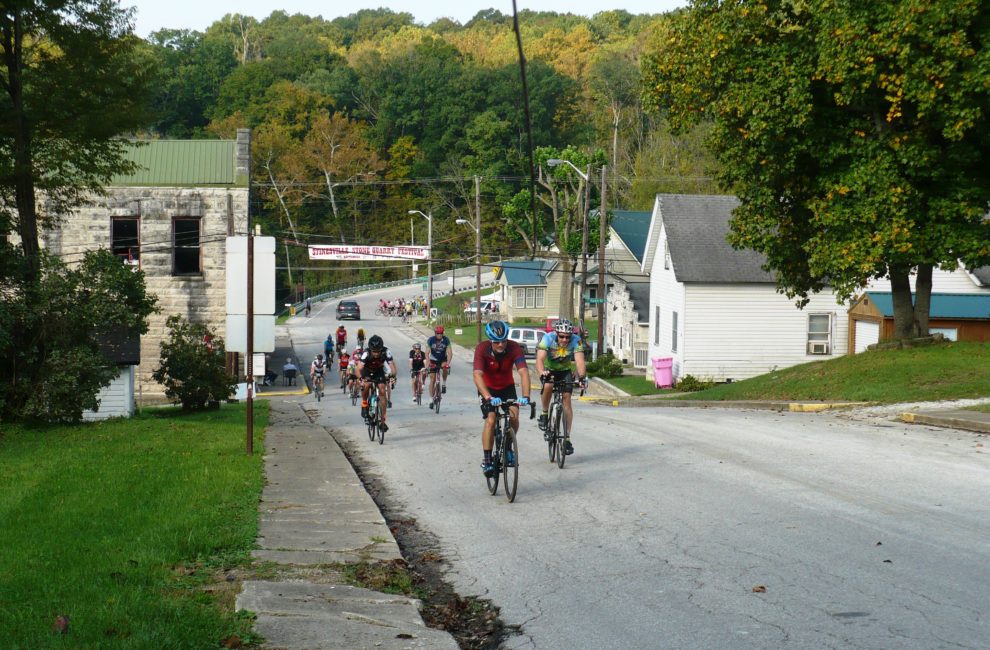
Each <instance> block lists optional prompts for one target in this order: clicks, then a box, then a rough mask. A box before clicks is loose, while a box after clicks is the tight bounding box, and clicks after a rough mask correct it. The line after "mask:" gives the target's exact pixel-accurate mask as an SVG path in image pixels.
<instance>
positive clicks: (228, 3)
mask: <svg viewBox="0 0 990 650" xmlns="http://www.w3.org/2000/svg"><path fill="white" fill-rule="evenodd" d="M119 4H120V5H121V6H124V7H128V6H133V7H136V8H137V13H136V15H135V17H134V22H135V32H136V33H137V35H138V36H141V37H142V38H147V36H148V35H149V34H151V33H152V32H154V31H157V30H159V29H164V28H169V29H194V30H198V31H203V30H205V29H206V28H207V27H209V26H210V25H211V24H213V23H214V22H215V21H217V20H219V19H221V18H223V17H224V16H225V15H226V14H230V13H240V14H243V15H245V16H252V17H254V18H257V19H258V20H262V19H264V18H267V17H268V16H269V15H270V14H271V13H272V12H273V11H278V10H282V11H285V12H287V13H289V14H290V15H291V14H305V15H307V16H323V18H325V19H326V20H333V19H334V18H337V17H339V16H347V15H349V14H352V13H355V12H356V11H358V10H360V9H378V8H380V7H386V8H388V9H391V10H392V11H395V12H397V13H398V12H407V13H410V14H412V15H413V17H414V19H415V21H416V22H417V23H420V24H423V25H428V24H429V23H431V22H433V21H434V20H436V19H437V18H444V17H446V18H452V19H454V20H456V21H457V22H459V23H461V24H464V23H466V22H467V21H469V20H471V18H473V17H474V15H475V14H477V13H478V12H479V11H481V10H484V9H497V10H498V11H501V12H502V13H503V14H506V15H509V16H511V15H512V0H377V1H376V0H372V1H370V2H368V1H365V0H351V1H350V2H327V0H239V1H234V0H120V3H119ZM687 4H688V2H687V0H516V6H517V7H518V9H519V10H520V11H522V10H523V9H530V10H533V11H556V12H558V13H572V14H579V15H583V16H592V15H594V14H596V13H598V12H600V11H607V10H612V9H625V10H626V11H628V12H629V13H631V14H655V13H663V12H666V11H670V10H671V9H676V8H678V7H683V6H686V5H687Z"/></svg>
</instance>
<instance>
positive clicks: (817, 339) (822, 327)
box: [808, 314, 832, 354]
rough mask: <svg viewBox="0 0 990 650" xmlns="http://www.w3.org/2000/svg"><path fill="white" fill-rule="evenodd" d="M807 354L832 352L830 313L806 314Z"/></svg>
mask: <svg viewBox="0 0 990 650" xmlns="http://www.w3.org/2000/svg"><path fill="white" fill-rule="evenodd" d="M808 354H832V314H808Z"/></svg>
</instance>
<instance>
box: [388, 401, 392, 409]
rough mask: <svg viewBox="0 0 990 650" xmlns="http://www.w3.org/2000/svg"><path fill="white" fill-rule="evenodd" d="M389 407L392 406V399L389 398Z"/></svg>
mask: <svg viewBox="0 0 990 650" xmlns="http://www.w3.org/2000/svg"><path fill="white" fill-rule="evenodd" d="M388 407H389V408H392V400H389V401H388Z"/></svg>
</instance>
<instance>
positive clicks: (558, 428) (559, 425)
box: [553, 407, 567, 469]
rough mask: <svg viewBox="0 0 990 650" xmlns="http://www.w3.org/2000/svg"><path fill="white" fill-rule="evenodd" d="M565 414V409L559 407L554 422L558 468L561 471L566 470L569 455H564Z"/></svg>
mask: <svg viewBox="0 0 990 650" xmlns="http://www.w3.org/2000/svg"><path fill="white" fill-rule="evenodd" d="M564 426H565V423H564V412H563V409H562V408H560V407H557V413H556V415H555V416H554V420H553V439H554V443H555V446H556V447H557V467H559V468H560V469H563V468H564V460H565V459H566V458H567V454H565V453H564V445H565V442H566V441H565V439H564Z"/></svg>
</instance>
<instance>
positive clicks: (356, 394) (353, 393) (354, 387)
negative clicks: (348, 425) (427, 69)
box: [351, 379, 361, 406]
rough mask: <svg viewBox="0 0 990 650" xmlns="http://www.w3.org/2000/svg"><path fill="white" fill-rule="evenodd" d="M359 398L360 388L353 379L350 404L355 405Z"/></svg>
mask: <svg viewBox="0 0 990 650" xmlns="http://www.w3.org/2000/svg"><path fill="white" fill-rule="evenodd" d="M359 399H361V389H360V388H358V382H357V379H355V380H353V381H352V382H351V406H356V405H357V403H358V400H359Z"/></svg>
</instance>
